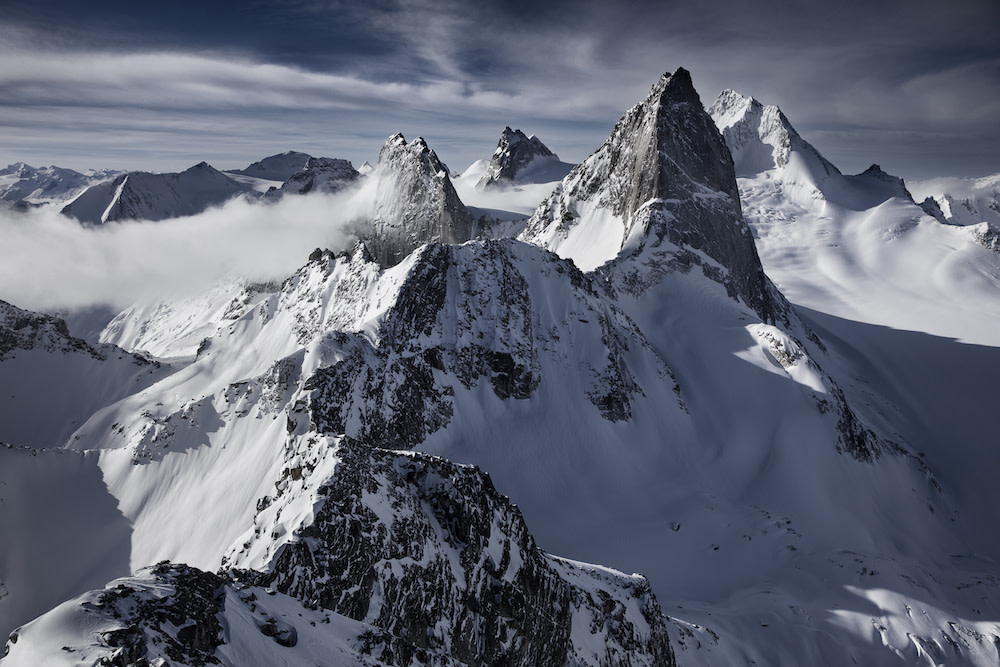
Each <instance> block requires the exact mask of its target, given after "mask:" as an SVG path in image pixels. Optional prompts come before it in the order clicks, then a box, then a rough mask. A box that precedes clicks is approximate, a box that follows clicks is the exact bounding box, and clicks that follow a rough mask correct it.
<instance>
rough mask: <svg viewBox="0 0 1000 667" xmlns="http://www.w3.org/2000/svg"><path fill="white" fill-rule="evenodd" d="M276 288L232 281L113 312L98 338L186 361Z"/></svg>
mask: <svg viewBox="0 0 1000 667" xmlns="http://www.w3.org/2000/svg"><path fill="white" fill-rule="evenodd" d="M279 287H280V286H279V285H278V284H276V283H252V282H249V281H247V280H244V279H241V278H232V279H230V280H225V281H222V282H220V283H218V284H217V285H215V286H214V287H213V288H212V289H210V290H208V291H207V292H204V293H202V294H199V295H196V296H194V297H189V298H185V299H179V300H147V301H142V302H139V303H136V304H134V305H132V306H130V307H128V308H126V309H125V310H123V311H122V312H120V313H118V315H116V316H115V317H114V319H112V320H111V321H110V322H109V323H108V324H107V326H106V327H104V330H103V331H102V332H101V333H100V341H101V342H102V343H110V344H113V345H117V346H118V347H121V348H123V349H125V350H128V351H130V352H136V353H141V354H143V355H144V356H149V357H153V358H156V359H159V360H160V361H165V362H171V363H176V362H186V361H191V360H193V359H194V358H195V356H196V355H197V353H198V350H199V348H200V347H201V345H202V344H203V343H204V342H205V340H206V339H209V338H211V337H212V336H214V335H215V334H216V333H218V332H219V330H220V329H222V328H223V327H225V326H227V325H228V324H229V323H231V322H234V321H236V320H238V319H239V318H240V317H242V316H243V315H244V314H245V313H246V312H247V311H248V310H251V309H253V307H254V306H256V305H257V304H258V303H260V302H261V301H262V300H263V299H265V298H266V297H267V296H268V295H270V294H273V293H274V292H277V291H278V288H279Z"/></svg>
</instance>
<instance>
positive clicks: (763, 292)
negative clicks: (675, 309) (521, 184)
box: [521, 68, 776, 319]
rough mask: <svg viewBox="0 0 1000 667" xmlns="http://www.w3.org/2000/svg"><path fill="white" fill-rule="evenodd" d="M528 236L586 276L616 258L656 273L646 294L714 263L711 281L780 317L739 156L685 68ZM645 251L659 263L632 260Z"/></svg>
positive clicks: (622, 127)
mask: <svg viewBox="0 0 1000 667" xmlns="http://www.w3.org/2000/svg"><path fill="white" fill-rule="evenodd" d="M521 238H522V239H524V240H527V241H529V242H532V243H536V244H538V245H542V246H544V247H547V248H549V249H550V250H553V251H555V252H556V253H557V254H560V255H563V256H566V257H571V258H572V259H573V260H574V261H575V262H576V263H577V264H578V265H579V266H580V268H582V269H584V270H585V271H586V270H592V269H596V268H597V267H599V266H601V265H602V264H605V263H606V262H611V261H612V260H618V261H617V265H618V266H621V267H623V269H622V270H623V271H626V269H627V268H628V267H626V266H625V264H626V263H627V264H628V265H629V267H632V269H634V268H637V267H636V265H639V266H641V267H643V271H646V270H647V269H648V270H649V275H648V276H644V277H633V280H632V287H631V289H633V290H635V289H638V290H640V291H641V290H643V289H644V288H645V287H649V286H650V285H651V284H655V282H657V281H658V280H659V277H658V276H661V275H663V274H664V273H667V272H669V271H671V270H674V269H675V268H676V267H678V266H681V265H683V266H686V267H690V265H691V264H692V263H694V264H701V263H702V258H706V259H708V260H709V261H708V263H706V264H704V265H703V266H702V268H703V270H704V272H705V274H706V275H710V277H712V278H713V279H714V280H718V281H719V282H722V283H723V284H724V285H725V286H726V288H727V290H728V291H729V293H730V294H731V295H733V296H737V295H738V296H740V297H742V298H743V299H744V300H745V301H746V303H747V304H748V305H750V306H751V307H753V308H754V309H755V310H756V311H757V312H758V313H759V314H760V315H761V316H762V317H763V318H765V319H770V318H772V317H773V316H774V314H775V309H776V306H775V304H774V303H773V301H772V296H771V292H770V288H769V286H768V282H767V279H766V278H765V276H764V272H763V269H762V268H761V264H760V259H759V258H758V257H757V251H756V249H755V247H754V242H753V238H752V236H751V235H750V231H749V228H748V227H747V225H746V223H745V222H744V220H743V215H742V211H741V209H740V201H739V193H738V191H737V186H736V175H735V173H734V170H733V161H732V158H731V157H730V154H729V150H728V149H727V147H726V144H725V142H724V141H723V139H722V137H721V136H720V134H719V131H718V129H717V128H716V126H715V124H714V123H713V121H712V118H711V117H710V116H709V115H708V113H706V111H705V108H704V107H703V106H702V103H701V100H700V99H699V97H698V93H697V92H696V91H695V89H694V85H693V84H692V82H691V75H690V73H688V72H687V70H684V69H683V68H681V69H678V70H677V71H676V72H674V73H673V74H670V73H668V74H665V75H664V76H663V77H661V78H660V80H659V81H658V82H657V83H656V85H655V86H653V88H652V90H651V91H650V94H649V96H648V97H647V98H646V99H645V100H644V101H643V102H641V103H640V104H638V105H636V106H634V107H633V108H632V109H630V110H629V111H627V112H626V113H625V115H624V116H623V117H622V118H621V120H619V121H618V123H617V125H616V126H615V128H614V130H613V131H612V134H611V136H610V137H609V138H608V140H607V141H606V142H605V143H604V145H603V146H601V147H600V148H598V149H597V151H596V152H595V153H594V154H593V155H591V156H590V157H589V158H587V159H586V160H585V161H584V162H583V163H581V164H580V165H578V166H577V167H576V168H575V169H574V170H573V171H572V172H571V173H570V174H569V175H568V176H567V177H566V178H565V179H564V180H563V182H562V183H561V184H560V185H559V186H558V187H557V188H556V191H555V192H554V193H553V194H552V195H551V196H550V197H549V198H548V199H547V200H546V201H544V202H542V204H541V205H540V206H539V207H538V209H537V210H536V211H535V213H534V215H533V216H532V218H531V219H530V220H529V221H528V224H527V226H526V228H525V231H524V232H523V233H522V235H521ZM639 254H644V255H649V256H648V257H646V258H645V259H644V260H642V261H629V260H628V259H627V258H632V257H635V256H638V255H639ZM710 264H714V265H715V266H714V267H712V266H710ZM653 266H656V267H659V268H657V269H656V270H652V267H653ZM612 268H613V267H612ZM720 268H721V269H722V270H721V271H720V270H719V269H720ZM629 270H631V269H629ZM612 272H614V270H612ZM636 281H638V282H636ZM639 283H642V284H641V285H640V284H639Z"/></svg>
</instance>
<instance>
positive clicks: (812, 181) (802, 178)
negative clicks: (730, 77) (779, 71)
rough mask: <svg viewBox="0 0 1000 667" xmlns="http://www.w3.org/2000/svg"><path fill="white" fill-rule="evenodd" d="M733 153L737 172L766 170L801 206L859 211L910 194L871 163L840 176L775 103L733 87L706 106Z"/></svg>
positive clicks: (749, 174)
mask: <svg viewBox="0 0 1000 667" xmlns="http://www.w3.org/2000/svg"><path fill="white" fill-rule="evenodd" d="M708 111H709V113H710V114H711V116H712V118H713V119H714V120H715V123H716V125H718V127H719V130H721V132H722V136H723V138H724V139H725V142H726V145H727V146H728V148H729V150H730V152H731V153H732V155H733V163H734V165H735V168H736V175H737V176H738V177H740V178H756V177H758V176H763V175H765V174H769V175H770V176H771V178H774V179H778V180H780V181H781V184H782V189H783V190H784V191H785V192H786V193H787V194H788V196H789V197H791V198H793V199H794V200H795V201H796V202H797V203H799V204H800V205H803V206H809V205H810V204H811V203H812V202H813V201H815V200H819V201H822V202H831V203H832V204H834V205H836V206H839V207H842V208H848V209H851V210H856V211H862V210H866V209H869V208H872V207H873V206H877V205H878V204H881V203H882V202H884V201H886V200H887V199H890V198H892V197H902V198H905V199H909V198H910V194H909V192H907V191H906V187H905V186H904V185H903V181H902V180H901V179H899V178H897V177H895V176H890V175H889V174H886V173H885V172H884V171H882V170H881V169H880V168H879V166H878V165H872V166H871V167H870V168H869V169H868V170H867V171H865V172H863V173H861V174H858V175H856V176H844V175H843V174H841V173H840V170H839V169H837V168H836V167H835V166H834V165H833V164H831V163H830V162H829V161H828V160H827V159H826V158H824V157H823V156H822V155H820V153H819V151H817V150H816V149H815V148H813V146H812V145H811V144H810V143H809V142H807V141H806V140H805V139H803V138H802V137H801V136H800V135H799V133H798V132H796V131H795V128H794V127H792V124H791V123H790V122H789V121H788V118H786V117H785V114H783V113H782V112H781V109H779V108H778V107H776V106H773V105H769V106H764V105H763V104H761V103H760V102H758V101H757V100H755V99H753V98H752V97H744V96H743V95H740V94H739V93H737V92H735V91H733V90H725V91H723V92H722V93H721V94H720V95H719V97H718V99H716V100H715V102H714V103H713V104H712V106H711V107H710V108H709V110H708Z"/></svg>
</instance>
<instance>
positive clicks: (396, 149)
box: [365, 134, 476, 266]
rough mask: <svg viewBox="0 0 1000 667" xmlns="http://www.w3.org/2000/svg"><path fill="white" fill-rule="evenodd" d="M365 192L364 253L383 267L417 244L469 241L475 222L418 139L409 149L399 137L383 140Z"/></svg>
mask: <svg viewBox="0 0 1000 667" xmlns="http://www.w3.org/2000/svg"><path fill="white" fill-rule="evenodd" d="M365 187H366V188H369V189H370V190H371V192H372V198H373V201H374V204H373V209H372V212H371V223H372V232H371V235H370V243H369V245H370V249H371V251H372V253H373V255H374V256H375V258H376V259H377V260H378V261H379V262H380V263H381V264H383V265H385V266H391V265H394V264H397V263H399V262H400V261H401V260H402V259H403V258H404V257H406V256H407V255H408V254H410V252H412V251H413V250H415V249H416V248H417V247H419V246H420V245H421V244H423V243H427V242H429V241H438V242H442V243H461V242H463V241H467V240H469V239H471V238H473V237H474V236H475V233H476V229H475V226H476V220H475V217H474V216H473V215H472V213H470V212H469V209H467V208H466V207H465V204H463V203H462V200H461V199H460V198H459V196H458V193H457V192H455V187H454V186H453V185H452V183H451V178H450V177H449V176H448V170H447V168H446V167H445V166H444V165H443V164H442V163H441V161H440V160H439V159H438V156H437V154H436V153H435V152H434V151H432V150H431V149H430V147H429V146H428V145H427V142H426V141H424V139H423V137H417V138H416V139H415V140H414V141H413V142H412V143H409V144H408V143H406V139H405V138H404V137H403V135H402V134H394V135H393V136H391V137H389V139H387V140H386V142H385V145H384V146H382V150H381V151H380V152H379V158H378V165H376V167H375V170H374V171H373V172H372V173H371V175H370V176H369V178H368V182H367V184H366V185H365Z"/></svg>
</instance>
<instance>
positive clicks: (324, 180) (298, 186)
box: [265, 157, 361, 199]
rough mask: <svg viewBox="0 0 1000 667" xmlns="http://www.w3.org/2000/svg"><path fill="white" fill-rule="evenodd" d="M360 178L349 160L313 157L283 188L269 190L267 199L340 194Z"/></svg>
mask: <svg viewBox="0 0 1000 667" xmlns="http://www.w3.org/2000/svg"><path fill="white" fill-rule="evenodd" d="M360 176H361V174H360V173H358V171H357V170H356V169H355V168H354V166H353V165H352V164H351V163H350V161H348V160H341V159H339V158H328V157H311V158H309V159H308V160H306V164H305V166H304V167H303V168H302V169H301V170H300V171H297V172H295V173H294V174H292V175H291V176H289V177H288V178H287V179H286V180H285V182H284V183H283V184H282V185H281V188H272V189H271V190H269V191H268V192H267V193H266V194H265V198H267V199H277V198H279V197H282V196H284V195H286V194H301V195H304V194H308V193H310V192H326V193H333V192H338V191H340V190H342V189H344V187H346V186H348V185H350V184H351V183H354V182H355V181H357V180H358V178H360Z"/></svg>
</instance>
